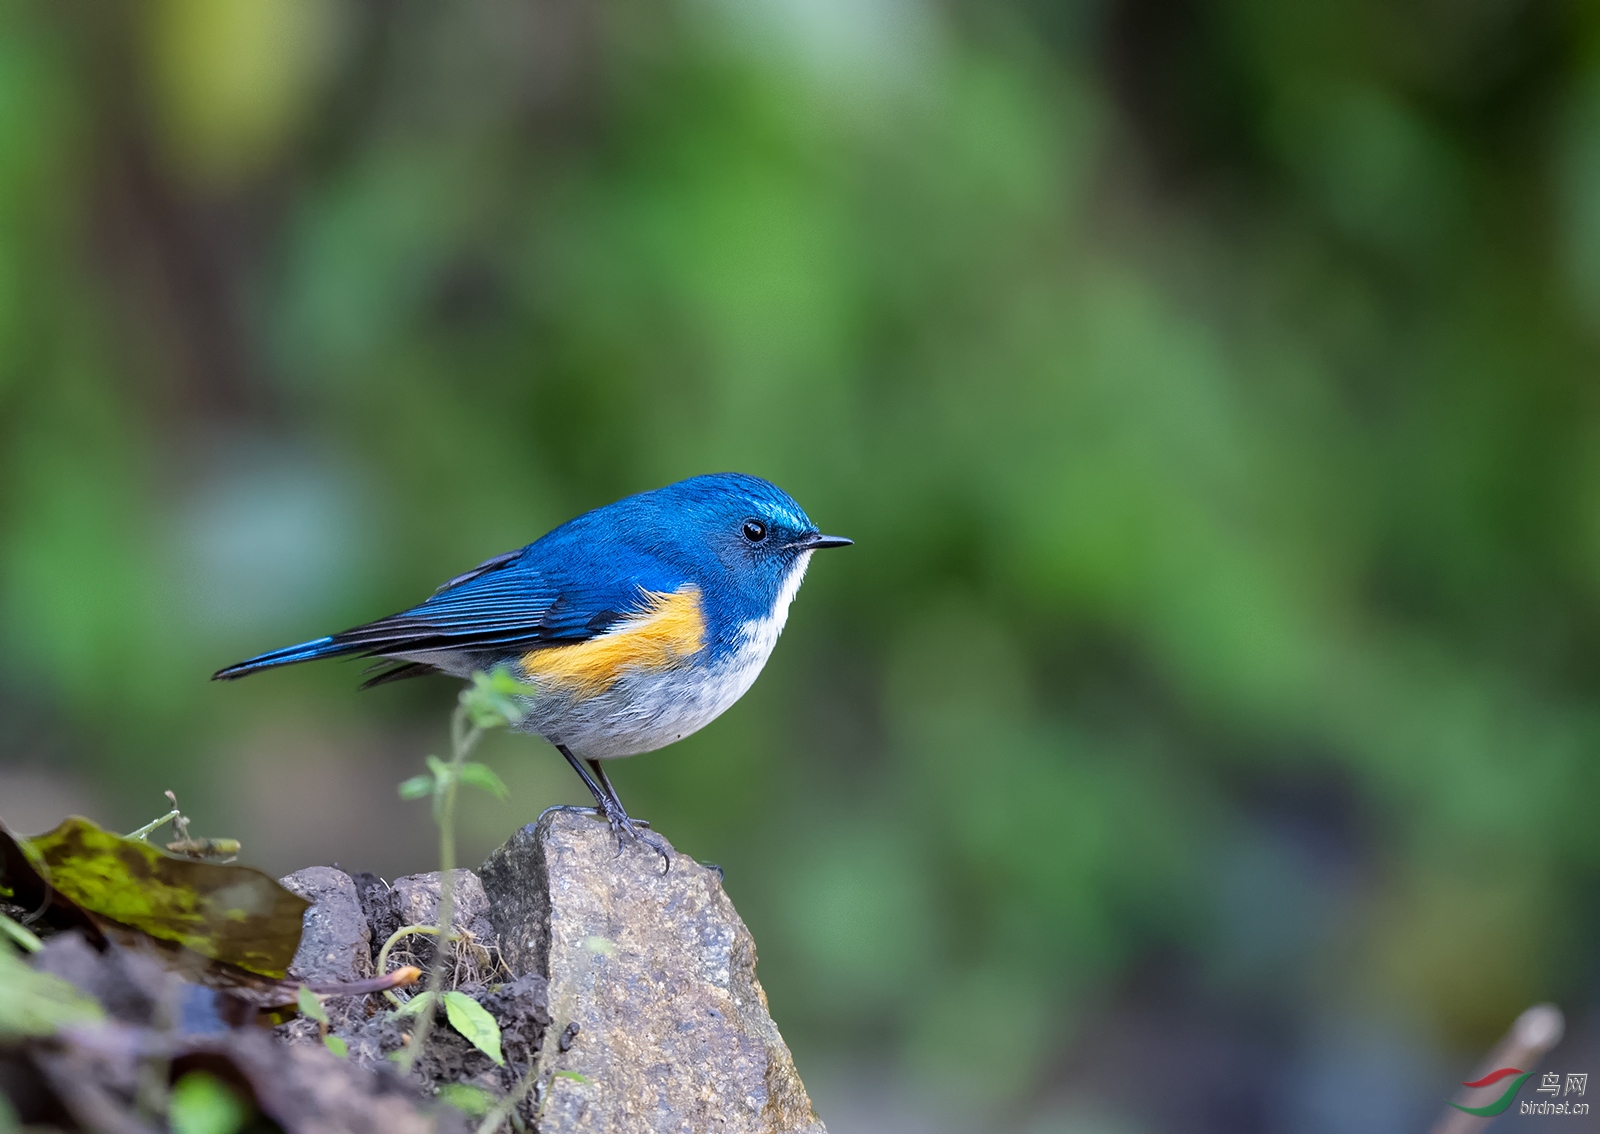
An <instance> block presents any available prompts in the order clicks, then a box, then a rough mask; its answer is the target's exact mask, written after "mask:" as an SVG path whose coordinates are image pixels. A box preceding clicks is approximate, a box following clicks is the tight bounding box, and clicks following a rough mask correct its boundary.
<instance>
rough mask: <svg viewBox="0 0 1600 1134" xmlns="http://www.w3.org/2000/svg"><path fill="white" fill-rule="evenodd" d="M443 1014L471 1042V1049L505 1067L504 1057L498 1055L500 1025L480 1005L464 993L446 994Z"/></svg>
mask: <svg viewBox="0 0 1600 1134" xmlns="http://www.w3.org/2000/svg"><path fill="white" fill-rule="evenodd" d="M444 1014H445V1016H446V1017H448V1018H449V1020H450V1026H451V1027H452V1028H454V1029H455V1030H456V1031H458V1032H460V1033H461V1034H462V1035H464V1036H466V1037H467V1039H469V1040H471V1041H472V1046H473V1047H475V1048H477V1049H478V1050H479V1051H481V1052H483V1054H485V1055H487V1056H488V1057H489V1058H490V1059H492V1060H494V1061H495V1062H496V1063H498V1064H500V1066H502V1067H504V1066H505V1064H506V1059H505V1056H503V1055H501V1054H500V1025H499V1024H497V1023H495V1021H494V1017H493V1016H491V1015H489V1013H488V1012H487V1011H485V1010H484V1007H483V1005H482V1004H479V1003H478V1002H477V1001H476V1000H474V999H472V997H470V996H468V995H467V994H466V993H465V992H447V993H445V994H444Z"/></svg>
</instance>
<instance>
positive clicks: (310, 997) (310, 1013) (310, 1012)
mask: <svg viewBox="0 0 1600 1134" xmlns="http://www.w3.org/2000/svg"><path fill="white" fill-rule="evenodd" d="M295 1000H296V1001H297V1002H298V1003H299V1005H300V1015H302V1016H304V1017H305V1018H306V1019H308V1020H315V1021H316V1022H317V1023H319V1024H326V1023H327V1022H328V1013H327V1010H326V1009H325V1008H323V1007H322V1001H321V1000H319V999H317V994H316V993H315V992H312V991H311V990H310V989H309V988H307V987H306V986H305V985H303V984H302V985H301V986H300V991H299V992H297V993H295Z"/></svg>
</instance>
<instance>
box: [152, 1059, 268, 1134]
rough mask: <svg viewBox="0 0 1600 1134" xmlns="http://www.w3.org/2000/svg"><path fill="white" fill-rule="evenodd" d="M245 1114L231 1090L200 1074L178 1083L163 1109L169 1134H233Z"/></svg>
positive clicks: (242, 1103)
mask: <svg viewBox="0 0 1600 1134" xmlns="http://www.w3.org/2000/svg"><path fill="white" fill-rule="evenodd" d="M249 1113H250V1112H249V1110H248V1108H247V1107H246V1106H245V1104H244V1101H243V1100H242V1099H240V1098H239V1096H238V1095H236V1094H235V1093H234V1092H233V1090H232V1088H230V1087H228V1086H226V1085H225V1084H223V1083H221V1082H219V1081H218V1080H217V1079H215V1078H213V1077H212V1076H210V1075H207V1074H206V1073H205V1072H204V1071H190V1072H189V1073H188V1074H187V1075H185V1076H184V1077H183V1078H181V1079H179V1080H178V1082H177V1085H176V1086H174V1087H173V1088H172V1099H171V1102H169V1103H168V1105H167V1121H168V1123H169V1124H170V1125H171V1127H172V1134H235V1132H236V1131H237V1130H238V1129H239V1128H240V1127H242V1126H243V1125H244V1122H245V1119H246V1118H248V1117H249Z"/></svg>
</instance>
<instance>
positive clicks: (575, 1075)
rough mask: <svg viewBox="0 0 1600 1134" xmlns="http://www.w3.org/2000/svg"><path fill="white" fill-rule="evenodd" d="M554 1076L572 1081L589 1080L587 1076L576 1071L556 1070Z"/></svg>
mask: <svg viewBox="0 0 1600 1134" xmlns="http://www.w3.org/2000/svg"><path fill="white" fill-rule="evenodd" d="M555 1077H556V1078H557V1079H571V1080H572V1081H573V1082H574V1083H587V1082H588V1081H589V1076H587V1075H583V1074H580V1073H579V1072H577V1071H557V1072H556V1074H555Z"/></svg>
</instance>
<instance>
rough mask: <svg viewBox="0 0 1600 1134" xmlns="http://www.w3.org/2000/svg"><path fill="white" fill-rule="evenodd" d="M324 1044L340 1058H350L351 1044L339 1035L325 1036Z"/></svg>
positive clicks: (323, 1038)
mask: <svg viewBox="0 0 1600 1134" xmlns="http://www.w3.org/2000/svg"><path fill="white" fill-rule="evenodd" d="M322 1046H323V1047H325V1048H327V1049H328V1050H329V1051H331V1052H333V1054H335V1055H337V1056H338V1057H339V1058H340V1059H349V1058H350V1045H349V1044H347V1043H345V1042H344V1040H342V1039H340V1038H339V1037H338V1036H323V1037H322Z"/></svg>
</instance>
